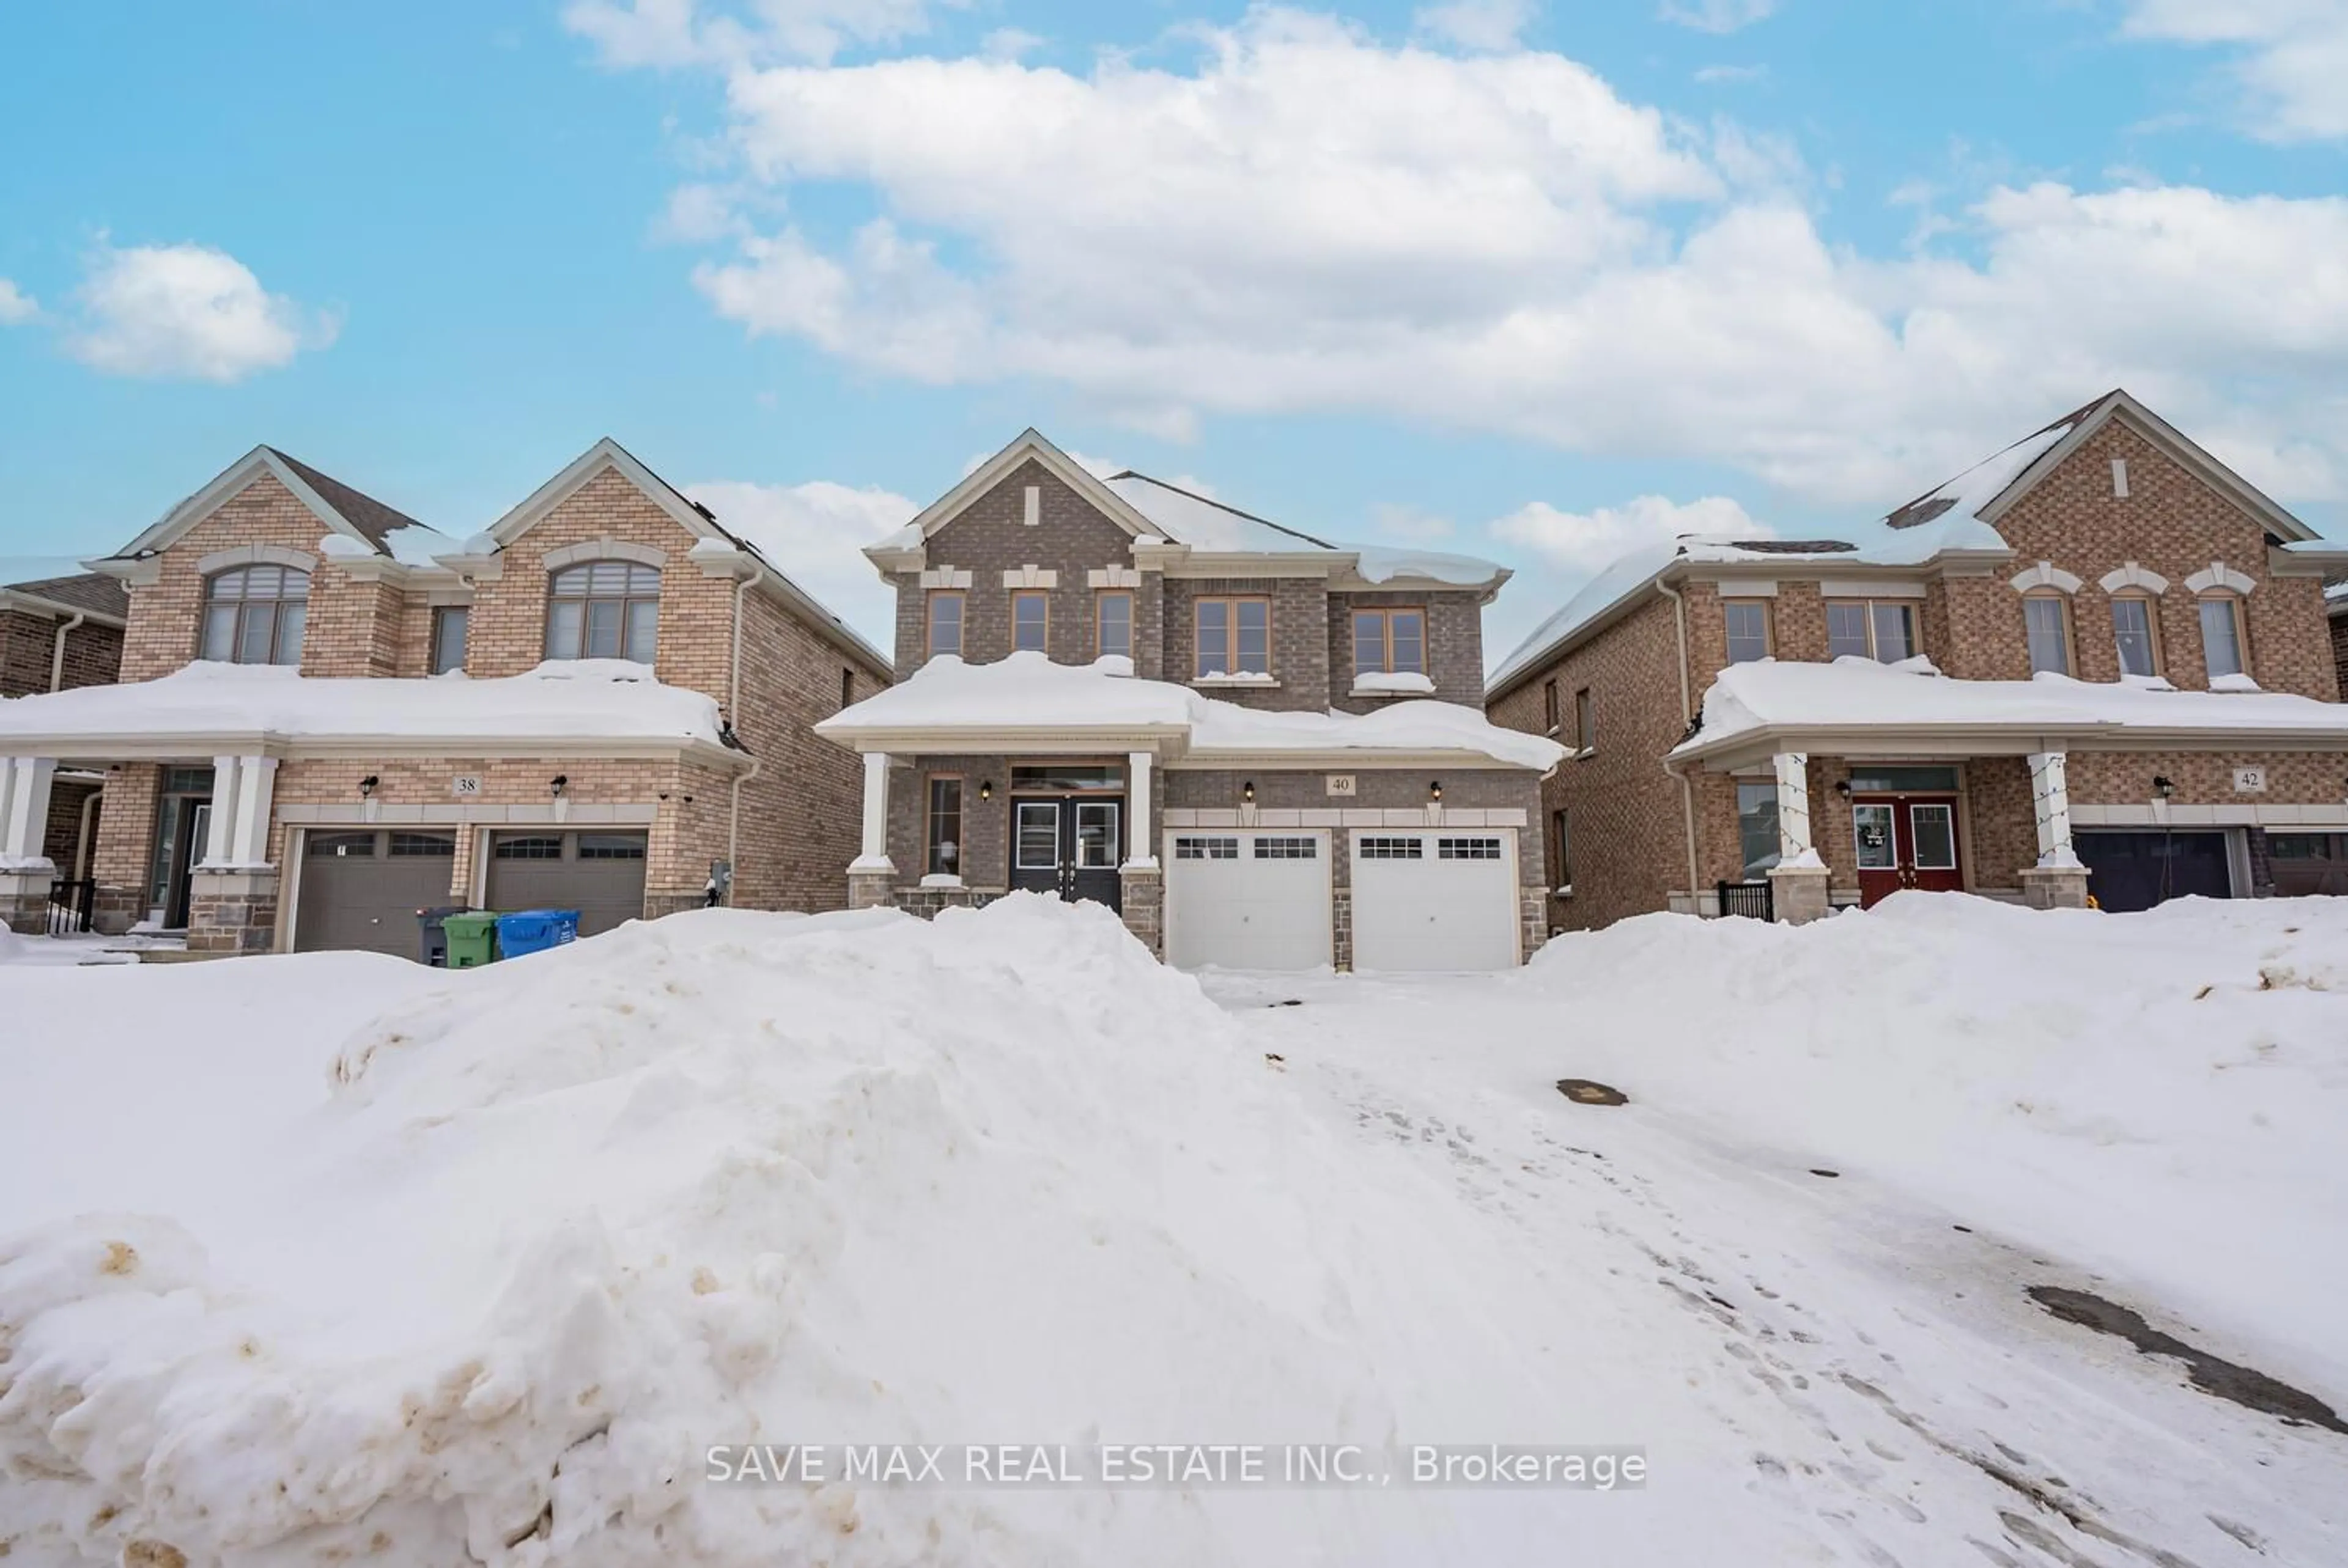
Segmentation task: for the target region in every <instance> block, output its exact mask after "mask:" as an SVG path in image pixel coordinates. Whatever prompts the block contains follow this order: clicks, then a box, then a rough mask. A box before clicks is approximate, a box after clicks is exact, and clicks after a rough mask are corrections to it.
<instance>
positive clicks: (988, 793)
mask: <svg viewBox="0 0 2348 1568" xmlns="http://www.w3.org/2000/svg"><path fill="white" fill-rule="evenodd" d="M978 798H979V799H981V800H993V799H994V780H993V779H982V780H981V781H979V785H978Z"/></svg>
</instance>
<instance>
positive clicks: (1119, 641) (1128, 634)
mask: <svg viewBox="0 0 2348 1568" xmlns="http://www.w3.org/2000/svg"><path fill="white" fill-rule="evenodd" d="M1112 656H1114V657H1117V658H1124V659H1130V658H1132V657H1133V595H1132V594H1131V593H1130V592H1128V590H1126V589H1121V588H1120V589H1108V590H1107V591H1104V592H1101V593H1097V594H1095V595H1094V596H1093V657H1094V658H1096V659H1106V658H1110V657H1112Z"/></svg>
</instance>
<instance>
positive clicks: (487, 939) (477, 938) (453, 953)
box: [440, 909, 498, 969]
mask: <svg viewBox="0 0 2348 1568" xmlns="http://www.w3.org/2000/svg"><path fill="white" fill-rule="evenodd" d="M440 929H441V930H442V931H443V932H444V933H445V934H446V935H447V936H448V967H449V968H452V969H477V968H480V967H481V966H482V965H483V964H486V963H489V962H490V961H492V960H493V959H495V958H497V956H498V948H497V943H498V917H496V916H495V915H492V914H490V913H489V912H488V911H486V910H480V909H476V910H470V911H469V912H467V913H465V914H461V915H449V916H447V917H444V918H443V919H442V920H441V922H440Z"/></svg>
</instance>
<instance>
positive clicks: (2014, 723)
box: [1673, 658, 2348, 756]
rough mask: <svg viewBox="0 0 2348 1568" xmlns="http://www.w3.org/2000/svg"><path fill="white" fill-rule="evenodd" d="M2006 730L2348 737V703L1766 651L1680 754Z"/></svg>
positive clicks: (1714, 705)
mask: <svg viewBox="0 0 2348 1568" xmlns="http://www.w3.org/2000/svg"><path fill="white" fill-rule="evenodd" d="M1801 730H1807V731H1851V730H1896V731H1899V732H1900V733H1921V732H1931V731H1935V730H1939V731H1948V732H1962V733H1975V732H1989V731H2003V732H2009V733H2015V734H2047V735H2060V736H2069V737H2074V738H2084V737H2092V736H2094V735H2096V734H2098V733H2110V734H2114V735H2117V734H2121V733H2127V732H2158V733H2178V734H2186V735H2191V734H2209V735H2212V736H2226V735H2233V734H2236V733H2244V732H2256V733H2270V734H2287V735H2291V736H2293V737H2299V738H2302V739H2306V740H2312V739H2316V738H2318V737H2322V738H2328V739H2336V740H2338V741H2340V742H2342V743H2343V744H2348V706H2343V705H2342V704H2340V703H2337V702H2317V701H2315V700H2314V699H2313V698H2311V697H2297V696H2291V695H2287V694H2284V693H2281V692H2256V691H2246V692H2179V691H2176V690H2174V689H2172V688H2170V687H2168V683H2167V682H2144V681H2130V682H2121V683H2118V684H2104V683H2101V682H2087V681H2074V680H2072V679H2071V678H2069V677H2068V676H2065V675H2054V674H2040V675H2037V676H2034V677H2033V678H2032V679H2030V680H2028V681H1955V680H1951V679H1949V678H1948V677H1946V676H1943V675H1941V674H1939V673H1938V672H1937V671H1932V670H1931V667H1930V666H1929V665H1927V664H1926V663H1925V662H1924V661H1921V660H1910V661H1906V662H1905V663H1902V664H1897V665H1889V664H1879V663H1876V662H1875V661H1872V660H1868V659H1859V658H1842V659H1838V660H1836V661H1833V662H1832V663H1830V664H1814V663H1794V662H1781V661H1777V660H1775V659H1760V660H1756V661H1752V662H1750V663H1746V664H1732V665H1730V666H1729V667H1728V668H1727V669H1725V670H1724V671H1721V672H1720V675H1719V678H1718V679H1717V680H1715V682H1713V684H1712V687H1711V689H1710V690H1709V691H1707V692H1705V693H1704V718H1703V723H1702V725H1701V727H1700V728H1699V729H1698V730H1697V731H1696V733H1694V734H1693V735H1691V736H1689V737H1688V738H1687V739H1686V740H1684V741H1683V742H1681V743H1680V744H1679V745H1678V747H1677V748H1675V750H1674V751H1673V755H1674V756H1682V755H1694V754H1697V753H1710V752H1716V751H1720V750H1723V749H1725V748H1726V747H1728V746H1729V745H1731V744H1732V743H1735V741H1737V740H1738V739H1740V738H1743V737H1746V736H1751V735H1755V734H1757V733H1760V732H1763V731H1779V732H1782V731H1801Z"/></svg>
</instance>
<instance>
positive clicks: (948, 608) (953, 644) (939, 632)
mask: <svg viewBox="0 0 2348 1568" xmlns="http://www.w3.org/2000/svg"><path fill="white" fill-rule="evenodd" d="M929 616H930V657H931V658H932V659H939V658H942V657H944V656H945V655H947V654H953V656H954V657H955V658H957V659H958V658H960V657H961V656H962V594H961V592H960V591H959V590H956V589H936V590H934V591H932V593H931V595H930V602H929Z"/></svg>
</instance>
